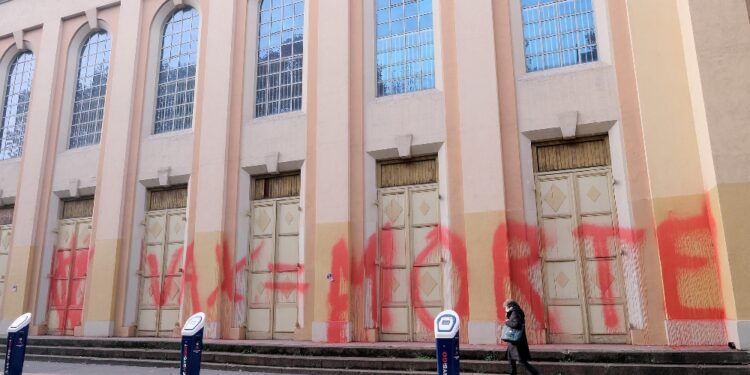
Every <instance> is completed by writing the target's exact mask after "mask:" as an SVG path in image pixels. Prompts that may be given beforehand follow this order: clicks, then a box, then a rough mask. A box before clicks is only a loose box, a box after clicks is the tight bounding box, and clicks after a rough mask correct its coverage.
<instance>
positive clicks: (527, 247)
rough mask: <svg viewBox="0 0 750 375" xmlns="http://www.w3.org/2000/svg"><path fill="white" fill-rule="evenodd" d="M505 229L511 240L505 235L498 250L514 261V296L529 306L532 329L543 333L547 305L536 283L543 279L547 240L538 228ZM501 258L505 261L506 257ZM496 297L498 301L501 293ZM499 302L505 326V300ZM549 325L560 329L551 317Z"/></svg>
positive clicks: (516, 226) (511, 264)
mask: <svg viewBox="0 0 750 375" xmlns="http://www.w3.org/2000/svg"><path fill="white" fill-rule="evenodd" d="M503 226H505V228H503ZM503 229H505V231H506V233H507V237H506V238H503V236H502V234H501V235H500V236H499V237H500V238H499V243H498V245H496V247H495V248H496V249H497V251H500V252H501V253H505V254H508V255H507V256H508V257H509V258H510V261H509V268H510V281H511V288H512V290H511V293H512V294H513V295H514V298H515V299H516V300H517V301H518V302H519V303H520V304H521V305H522V306H525V308H526V311H527V322H528V323H527V325H528V327H529V328H530V329H531V330H536V331H539V330H542V329H544V327H545V324H544V301H543V299H542V294H541V290H540V288H539V286H540V285H539V284H540V283H539V282H536V283H534V282H532V281H533V280H536V279H539V278H540V277H541V275H539V274H538V273H539V269H538V267H539V265H540V264H541V251H542V249H544V248H545V247H546V246H547V241H548V240H547V236H545V235H544V233H543V232H542V231H540V230H538V229H537V228H536V227H533V226H529V225H525V224H522V223H515V222H508V223H505V224H502V225H501V226H500V231H501V233H502V231H503ZM497 237H498V235H497V234H496V238H497ZM503 240H504V241H505V242H503ZM500 258H501V259H502V255H501V256H500ZM496 275H497V271H496ZM496 277H497V276H496ZM503 291H504V289H503ZM495 293H496V297H497V294H498V291H495ZM496 302H497V304H498V306H496V309H497V316H498V321H500V322H502V321H504V320H505V309H503V307H502V301H501V300H499V299H498V300H497V301H496ZM549 322H550V324H554V325H557V323H556V320H555V318H554V317H550V318H549ZM529 333H531V332H529ZM532 341H534V340H532Z"/></svg>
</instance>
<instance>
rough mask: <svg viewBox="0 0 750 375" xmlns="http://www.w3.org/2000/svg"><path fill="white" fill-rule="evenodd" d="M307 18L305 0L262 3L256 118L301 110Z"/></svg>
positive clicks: (271, 0) (259, 28) (265, 0)
mask: <svg viewBox="0 0 750 375" xmlns="http://www.w3.org/2000/svg"><path fill="white" fill-rule="evenodd" d="M304 19H305V2H304V1H303V0H264V1H263V2H262V3H261V5H260V15H259V21H258V24H259V25H260V26H259V27H258V71H257V78H256V80H257V82H256V91H255V117H263V116H267V115H274V114H277V113H284V112H291V111H298V110H300V109H302V56H303V51H302V44H303V43H302V42H303V39H304Z"/></svg>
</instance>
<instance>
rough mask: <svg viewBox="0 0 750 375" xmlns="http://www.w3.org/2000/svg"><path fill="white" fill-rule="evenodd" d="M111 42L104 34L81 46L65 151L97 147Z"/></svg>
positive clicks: (94, 34)
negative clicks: (71, 116) (91, 146)
mask: <svg viewBox="0 0 750 375" xmlns="http://www.w3.org/2000/svg"><path fill="white" fill-rule="evenodd" d="M111 50H112V39H111V38H110V37H109V34H108V33H107V32H106V31H98V32H95V33H92V34H91V35H89V37H88V38H87V39H86V41H85V42H84V43H83V46H82V47H81V56H80V58H79V60H78V76H77V79H76V95H75V101H74V102H73V121H72V124H71V126H70V142H69V143H68V148H76V147H83V146H89V145H95V144H99V141H100V140H101V137H102V121H103V120H104V96H105V94H106V93H107V77H108V73H109V54H110V51H111Z"/></svg>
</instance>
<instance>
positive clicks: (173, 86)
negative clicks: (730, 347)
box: [0, 0, 750, 348]
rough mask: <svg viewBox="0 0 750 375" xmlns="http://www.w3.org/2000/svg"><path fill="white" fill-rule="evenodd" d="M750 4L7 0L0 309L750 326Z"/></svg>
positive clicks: (253, 318) (175, 319)
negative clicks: (515, 307) (523, 317)
mask: <svg viewBox="0 0 750 375" xmlns="http://www.w3.org/2000/svg"><path fill="white" fill-rule="evenodd" d="M749 7H750V3H748V2H747V1H745V0H664V1H639V0H625V1H607V0H496V1H492V0H472V1H457V0H363V1H345V0H213V1H207V0H122V1H112V0H68V1H64V2H51V1H45V0H24V1H21V0H10V1H4V2H0V21H2V22H0V77H2V78H1V79H2V84H3V85H2V88H1V89H0V93H2V96H1V97H0V99H2V111H3V112H2V122H1V123H0V159H2V160H0V224H1V225H0V261H1V262H0V272H2V273H3V275H2V277H1V278H0V282H1V284H2V287H1V288H0V290H2V302H1V303H2V307H1V309H0V327H3V328H4V327H7V326H8V324H9V323H10V322H11V321H12V320H13V319H14V318H15V317H16V316H18V315H20V314H21V313H24V312H27V311H30V312H32V313H33V314H34V318H33V325H32V330H33V331H34V333H36V334H48V335H77V336H152V337H153V336H158V337H169V336H173V335H175V334H176V332H177V330H178V329H179V327H180V325H181V324H182V323H183V322H184V320H185V319H186V318H187V317H188V316H189V315H190V314H192V313H194V312H198V311H204V312H205V313H206V314H207V316H208V325H207V331H208V332H207V335H208V336H209V337H212V338H225V339H247V340H253V339H281V340H312V341H321V342H352V341H355V342H362V341H424V340H431V338H432V320H433V319H434V317H435V315H436V314H437V313H438V312H439V311H441V310H444V309H448V308H450V309H453V310H455V311H457V312H458V313H459V314H460V315H461V317H462V326H463V331H464V332H466V333H464V334H462V338H463V339H464V340H465V341H467V342H469V343H477V344H494V343H497V334H496V332H497V329H498V327H499V325H500V324H501V323H502V321H503V320H504V318H505V312H504V310H503V308H502V303H503V301H504V300H505V299H507V298H513V299H516V300H517V301H519V302H520V303H521V305H522V306H524V308H525V310H526V311H527V319H528V326H527V330H528V331H529V336H530V340H531V341H532V342H534V343H627V344H670V345H726V343H727V342H730V341H731V342H734V343H735V344H736V345H737V346H739V347H741V348H748V347H750V294H749V293H748V292H747V290H746V289H745V287H743V286H747V285H750V274H748V273H745V270H746V269H747V268H748V266H750V251H749V249H748V245H747V243H749V242H750V231H749V230H748V225H747V224H746V221H745V219H743V217H744V213H746V212H748V211H750V200H748V199H746V198H745V195H746V194H749V193H750V167H748V165H750V152H749V151H748V147H747V145H748V144H750V130H748V128H747V124H748V123H750V106H748V105H747V103H748V102H750V75H748V74H746V72H747V67H748V66H750V21H749V20H750V17H749V13H748V8H749Z"/></svg>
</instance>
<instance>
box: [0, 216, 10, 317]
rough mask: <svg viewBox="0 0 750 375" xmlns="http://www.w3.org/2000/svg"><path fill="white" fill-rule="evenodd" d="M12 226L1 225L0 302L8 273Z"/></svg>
mask: <svg viewBox="0 0 750 375" xmlns="http://www.w3.org/2000/svg"><path fill="white" fill-rule="evenodd" d="M10 235H11V226H10V225H1V226H0V302H2V300H3V291H4V290H5V277H6V275H7V273H8V252H9V251H10Z"/></svg>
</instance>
